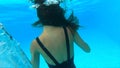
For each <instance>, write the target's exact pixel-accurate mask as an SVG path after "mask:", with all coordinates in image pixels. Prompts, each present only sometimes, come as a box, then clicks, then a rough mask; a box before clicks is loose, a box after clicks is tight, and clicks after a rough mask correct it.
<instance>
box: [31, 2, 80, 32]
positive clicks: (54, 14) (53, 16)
mask: <svg viewBox="0 0 120 68" xmlns="http://www.w3.org/2000/svg"><path fill="white" fill-rule="evenodd" d="M41 2H43V0H41ZM41 2H40V0H37V3H39V4H40V7H38V8H37V16H38V18H39V20H38V21H37V22H35V23H34V24H33V26H40V25H43V26H44V25H49V26H56V27H61V26H66V27H69V28H70V30H71V31H72V33H73V32H75V31H76V30H77V29H78V28H79V21H78V19H77V17H75V16H74V15H73V12H72V14H71V15H70V17H69V18H68V19H66V18H65V15H64V14H65V11H64V10H63V8H61V7H60V6H59V4H51V5H49V6H46V5H44V4H42V3H41Z"/></svg>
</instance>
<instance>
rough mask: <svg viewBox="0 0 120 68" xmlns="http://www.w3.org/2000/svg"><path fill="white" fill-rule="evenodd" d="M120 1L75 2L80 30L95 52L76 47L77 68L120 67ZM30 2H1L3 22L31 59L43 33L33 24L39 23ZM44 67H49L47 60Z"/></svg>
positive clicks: (73, 4) (94, 0)
mask: <svg viewBox="0 0 120 68" xmlns="http://www.w3.org/2000/svg"><path fill="white" fill-rule="evenodd" d="M119 3H120V1H119V0H114V1H113V0H80V1H79V0H73V1H72V2H71V3H67V4H69V6H68V7H69V8H70V9H73V10H74V14H75V15H76V16H77V17H78V18H79V21H80V23H79V24H80V25H82V26H83V28H80V29H79V30H78V32H79V34H80V35H81V37H82V38H83V39H84V40H85V41H86V42H87V43H88V44H89V46H90V47H91V53H85V52H83V51H82V50H81V49H80V48H79V47H78V46H76V44H75V60H74V61H75V65H76V67H77V68H120V58H119V57H120V36H119V35H120V7H119V6H120V4H119ZM30 5H31V4H30V3H29V2H28V1H27V0H11V1H9V0H4V1H3V0H0V22H2V23H3V25H4V26H5V28H6V30H7V31H8V32H9V33H10V34H11V35H12V36H13V37H14V38H15V39H16V40H17V41H19V42H20V44H21V48H22V50H23V51H24V52H25V54H26V55H27V57H28V59H30V58H31V56H30V51H29V49H30V43H31V41H32V40H33V39H34V38H36V37H37V36H39V35H40V34H41V32H42V27H41V28H34V27H32V26H31V24H32V23H33V22H35V21H37V16H36V11H35V9H31V8H29V6H30ZM40 62H41V63H40V67H41V68H48V67H47V64H46V63H45V61H44V59H43V58H42V57H41V60H40Z"/></svg>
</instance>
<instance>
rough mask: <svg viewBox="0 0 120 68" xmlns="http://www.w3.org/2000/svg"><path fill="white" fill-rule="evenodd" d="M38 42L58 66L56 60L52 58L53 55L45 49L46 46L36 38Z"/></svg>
mask: <svg viewBox="0 0 120 68" xmlns="http://www.w3.org/2000/svg"><path fill="white" fill-rule="evenodd" d="M36 41H37V42H38V44H39V46H40V47H41V48H42V49H43V50H44V51H45V53H46V54H47V55H48V56H49V57H50V58H51V59H52V61H53V62H54V63H55V64H56V65H58V64H59V63H58V62H57V61H56V59H55V58H54V57H53V56H52V54H51V53H50V52H49V51H48V50H47V49H46V48H45V46H44V45H43V44H42V42H41V41H40V40H39V38H38V37H37V38H36Z"/></svg>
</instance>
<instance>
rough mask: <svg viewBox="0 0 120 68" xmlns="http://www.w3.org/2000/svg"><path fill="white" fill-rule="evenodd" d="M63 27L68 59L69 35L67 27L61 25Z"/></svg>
mask: <svg viewBox="0 0 120 68" xmlns="http://www.w3.org/2000/svg"><path fill="white" fill-rule="evenodd" d="M63 29H64V33H65V39H66V47H67V58H68V60H69V59H70V46H69V45H70V44H69V37H68V33H67V29H66V27H63Z"/></svg>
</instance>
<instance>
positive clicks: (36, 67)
mask: <svg viewBox="0 0 120 68" xmlns="http://www.w3.org/2000/svg"><path fill="white" fill-rule="evenodd" d="M30 51H31V58H32V59H31V64H32V67H33V68H39V53H38V52H37V49H36V47H35V43H34V41H33V42H32V44H31V47H30Z"/></svg>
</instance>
